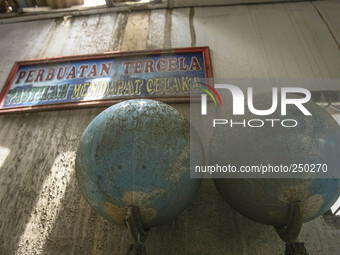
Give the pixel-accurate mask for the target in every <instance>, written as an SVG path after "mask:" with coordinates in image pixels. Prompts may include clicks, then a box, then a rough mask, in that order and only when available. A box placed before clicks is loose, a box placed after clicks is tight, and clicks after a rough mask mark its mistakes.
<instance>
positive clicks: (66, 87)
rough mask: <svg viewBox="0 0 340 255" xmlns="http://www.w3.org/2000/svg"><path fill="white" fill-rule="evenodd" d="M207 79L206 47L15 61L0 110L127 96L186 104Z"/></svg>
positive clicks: (91, 103)
mask: <svg viewBox="0 0 340 255" xmlns="http://www.w3.org/2000/svg"><path fill="white" fill-rule="evenodd" d="M211 77H212V69H211V62H210V56H209V48H208V47H195V48H182V49H171V50H159V51H139V52H113V53H104V54H100V55H84V56H71V57H58V58H48V59H37V60H28V61H20V62H16V63H15V64H14V66H13V68H12V71H11V73H10V75H9V77H8V79H7V82H6V84H5V86H4V88H3V90H2V92H1V95H0V100H1V101H0V113H6V112H18V111H27V110H54V109H65V108H73V107H85V106H94V105H111V104H113V103H117V102H119V101H122V100H125V99H129V98H154V99H158V100H161V101H165V102H185V101H187V102H188V101H189V98H190V97H189V96H190V91H191V90H192V89H194V88H195V87H196V85H197V84H198V82H200V81H203V80H204V78H211ZM197 86H198V85H197Z"/></svg>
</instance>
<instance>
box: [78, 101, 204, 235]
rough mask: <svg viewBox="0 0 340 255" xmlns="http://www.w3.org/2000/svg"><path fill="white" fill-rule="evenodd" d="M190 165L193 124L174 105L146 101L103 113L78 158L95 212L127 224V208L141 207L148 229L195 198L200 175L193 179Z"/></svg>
mask: <svg viewBox="0 0 340 255" xmlns="http://www.w3.org/2000/svg"><path fill="white" fill-rule="evenodd" d="M196 142H197V144H196V146H195V147H197V148H199V150H200V153H202V148H201V145H200V142H199V140H197V139H196ZM201 155H203V153H202V154H201ZM201 158H202V157H201ZM189 168H190V125H189V122H188V121H187V120H186V119H185V118H184V116H183V115H182V114H180V113H179V112H178V111H177V110H176V109H174V108H173V107H171V106H169V105H167V104H164V103H161V102H158V101H153V100H144V99H137V100H128V101H124V102H121V103H119V104H116V105H113V106H111V107H109V108H108V109H106V110H105V111H103V112H102V113H101V114H99V115H98V116H97V117H96V118H95V119H94V120H93V121H92V122H91V123H90V124H89V126H88V127H87V128H86V130H85V131H84V133H83V135H82V137H81V141H80V145H79V148H78V151H77V156H76V176H77V180H78V183H79V187H80V189H81V191H82V193H83V195H84V196H85V198H86V200H87V201H88V203H89V204H90V205H91V206H92V207H93V208H94V210H95V211H96V212H97V213H98V214H100V215H101V216H103V217H105V218H106V219H108V220H110V221H113V222H115V223H118V224H124V218H125V215H126V208H127V207H128V206H136V207H138V208H139V211H140V214H141V218H142V222H143V226H144V227H145V228H149V227H152V226H156V225H159V224H162V223H165V222H167V221H169V220H171V219H172V218H173V217H175V216H176V215H178V214H179V213H180V212H182V211H183V210H184V209H185V207H186V206H187V205H188V204H189V203H190V202H191V201H192V199H193V197H194V195H195V194H196V192H197V190H198V188H199V186H200V183H201V179H190V169H189Z"/></svg>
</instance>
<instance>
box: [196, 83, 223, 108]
mask: <svg viewBox="0 0 340 255" xmlns="http://www.w3.org/2000/svg"><path fill="white" fill-rule="evenodd" d="M197 83H199V84H202V85H203V86H205V87H206V88H203V87H198V88H199V89H200V90H202V91H204V92H205V93H207V94H208V95H209V96H210V97H211V99H212V100H213V101H214V103H215V105H217V103H216V99H215V97H214V96H213V94H212V93H211V92H210V91H209V90H211V91H212V92H213V93H214V94H215V95H216V97H217V98H218V101H220V104H221V106H222V105H223V104H222V100H221V97H220V95H219V94H218V93H217V91H216V90H215V89H214V88H213V87H212V86H210V85H209V84H206V83H203V82H197ZM208 89H209V90H208Z"/></svg>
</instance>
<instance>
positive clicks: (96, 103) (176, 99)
mask: <svg viewBox="0 0 340 255" xmlns="http://www.w3.org/2000/svg"><path fill="white" fill-rule="evenodd" d="M197 52H200V53H202V56H203V62H204V66H205V76H206V77H205V78H213V71H212V64H211V58H210V49H209V47H208V46H204V47H188V48H173V49H161V50H142V51H112V52H104V53H100V54H87V55H73V56H60V57H51V58H40V59H31V60H23V61H16V62H15V63H14V65H13V67H12V69H11V71H10V73H9V76H8V78H7V80H6V82H5V85H4V87H3V89H2V91H1V93H0V114H6V113H25V112H36V111H53V110H66V109H79V108H89V107H106V106H110V105H113V104H116V103H119V102H121V101H124V100H128V99H135V98H145V99H154V100H158V101H161V102H165V103H189V102H190V96H171V97H156V96H153V97H151V96H141V97H136V96H132V97H123V98H110V99H95V100H88V101H78V102H64V103H50V104H40V105H30V106H13V107H6V108H1V107H2V106H3V104H4V103H5V99H6V96H7V95H8V93H9V90H10V88H11V85H12V83H13V82H14V79H15V77H16V74H17V72H18V70H19V68H20V67H23V66H34V65H41V64H50V63H63V62H70V61H79V60H102V59H109V58H119V57H136V56H138V57H139V56H140V57H142V56H152V55H159V56H162V55H163V54H164V55H165V54H180V53H197Z"/></svg>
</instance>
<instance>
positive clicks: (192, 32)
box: [189, 7, 196, 47]
mask: <svg viewBox="0 0 340 255" xmlns="http://www.w3.org/2000/svg"><path fill="white" fill-rule="evenodd" d="M194 15H195V8H194V7H191V8H190V14H189V26H190V35H191V47H196V32H195V27H194Z"/></svg>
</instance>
